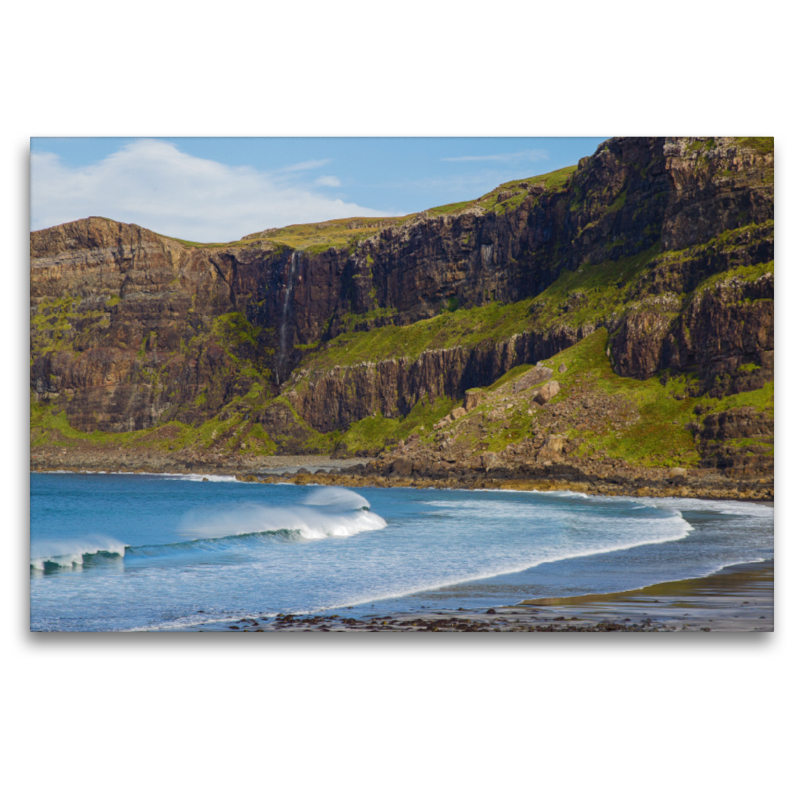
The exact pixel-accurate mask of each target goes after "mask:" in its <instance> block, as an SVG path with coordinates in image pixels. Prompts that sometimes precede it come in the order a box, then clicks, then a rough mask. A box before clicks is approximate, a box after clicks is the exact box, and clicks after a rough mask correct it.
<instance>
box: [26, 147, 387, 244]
mask: <svg viewBox="0 0 800 800" xmlns="http://www.w3.org/2000/svg"><path fill="white" fill-rule="evenodd" d="M325 163H327V161H317V162H312V161H308V162H304V163H303V164H294V165H291V166H290V167H288V168H284V169H283V170H281V171H280V172H278V173H267V172H261V171H259V170H256V169H253V168H251V167H231V166H228V165H226V164H222V163H219V162H217V161H211V160H209V159H204V158H196V157H195V156H190V155H188V154H186V153H183V152H181V151H180V150H179V149H178V148H177V147H176V146H175V145H173V144H171V143H169V142H163V141H158V140H152V139H141V140H138V141H136V142H133V143H132V144H128V145H126V146H124V147H122V148H121V149H120V150H118V151H117V152H116V153H113V154H112V155H110V156H108V157H107V158H104V159H103V160H102V161H99V162H97V163H95V164H92V165H90V166H82V167H70V166H67V165H65V164H63V163H62V162H61V160H60V159H59V157H58V156H56V155H54V154H52V153H32V154H31V229H32V230H40V229H42V228H49V227H51V226H53V225H58V224H60V223H63V222H70V221H72V220H76V219H81V218H83V217H89V216H102V217H110V218H111V219H115V220H118V221H120V222H133V223H136V224H137V225H142V226H143V227H145V228H150V229H151V230H154V231H156V232H158V233H163V234H167V235H169V236H175V237H177V238H180V239H190V240H192V241H199V242H226V241H234V240H236V239H239V238H240V237H241V236H244V235H245V234H248V233H254V232H256V231H260V230H264V229H265V228H273V227H282V226H284V225H290V224H293V223H302V222H322V221H324V220H329V219H338V218H342V217H354V216H391V214H389V213H386V212H383V211H379V210H376V209H372V208H364V207H363V206H359V205H357V204H355V203H347V202H344V201H343V200H336V199H331V198H329V197H325V196H324V195H323V194H321V193H319V192H317V191H315V190H314V189H313V188H312V187H311V186H310V185H308V181H305V182H304V179H303V178H302V177H300V176H299V175H297V173H298V172H301V171H304V170H308V169H313V168H316V167H319V166H321V165H324V164H325ZM282 173H290V174H288V175H286V174H282ZM322 185H326V186H331V185H333V184H331V183H328V184H322ZM396 213H397V212H395V214H396Z"/></svg>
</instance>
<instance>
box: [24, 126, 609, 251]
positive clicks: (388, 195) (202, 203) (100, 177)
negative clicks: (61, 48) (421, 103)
mask: <svg viewBox="0 0 800 800" xmlns="http://www.w3.org/2000/svg"><path fill="white" fill-rule="evenodd" d="M607 138H608V137H606V136H603V137H574V138H566V137H565V138H533V137H532V138H497V137H495V138H148V139H144V138H136V139H125V138H113V137H109V138H78V137H73V138H42V137H40V138H32V139H31V220H30V222H31V230H41V229H43V228H49V227H51V226H53V225H58V224H61V223H64V222H71V221H73V220H76V219H82V218H83V217H89V216H101V217H110V218H111V219H115V220H118V221H120V222H128V223H135V224H137V225H142V226H143V227H145V228H149V229H150V230H154V231H156V232H157V233H162V234H166V235H168V236H173V237H176V238H179V239H189V240H191V241H196V242H229V241H235V240H237V239H240V238H241V237H242V236H245V235H246V234H249V233H255V232H257V231H261V230H264V229H266V228H276V227H283V226H284V225H291V224H295V223H305V222H321V221H324V220H329V219H341V218H343V217H354V216H400V215H403V214H410V213H413V212H416V211H422V210H424V209H426V208H433V207H434V206H439V205H444V204H446V203H454V202H458V201H462V200H471V199H473V198H476V197H480V196H481V195H482V194H485V193H486V192H488V191H490V190H491V189H493V188H495V187H496V186H497V185H499V184H500V183H504V182H505V181H509V180H513V179H515V178H527V177H531V176H534V175H541V174H544V173H546V172H552V171H553V170H556V169H560V168H561V167H566V166H570V165H572V164H576V163H577V162H578V159H580V158H582V157H583V156H587V155H591V154H592V153H593V152H594V151H595V150H596V149H597V146H598V145H599V144H600V143H601V142H603V141H605V139H607Z"/></svg>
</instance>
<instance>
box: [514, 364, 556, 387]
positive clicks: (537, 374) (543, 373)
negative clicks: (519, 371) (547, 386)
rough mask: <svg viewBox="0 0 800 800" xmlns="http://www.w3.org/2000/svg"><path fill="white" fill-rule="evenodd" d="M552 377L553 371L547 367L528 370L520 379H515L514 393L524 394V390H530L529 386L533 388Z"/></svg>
mask: <svg viewBox="0 0 800 800" xmlns="http://www.w3.org/2000/svg"><path fill="white" fill-rule="evenodd" d="M552 377H553V370H551V369H550V368H549V367H540V366H535V367H534V368H533V369H529V370H528V371H527V372H526V373H525V374H524V375H523V376H522V377H521V378H517V380H515V381H514V392H515V393H517V392H524V391H525V390H526V389H530V388H531V386H535V385H536V384H537V383H541V382H542V381H546V380H548V379H549V378H552Z"/></svg>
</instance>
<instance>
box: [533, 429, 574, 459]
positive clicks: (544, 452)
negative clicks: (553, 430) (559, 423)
mask: <svg viewBox="0 0 800 800" xmlns="http://www.w3.org/2000/svg"><path fill="white" fill-rule="evenodd" d="M566 443H567V438H566V436H558V435H555V434H552V435H550V436H548V437H547V438H546V439H545V441H544V444H543V445H542V447H541V449H540V450H539V453H538V455H539V458H556V457H558V456H560V455H561V454H562V453H563V452H564V445H566Z"/></svg>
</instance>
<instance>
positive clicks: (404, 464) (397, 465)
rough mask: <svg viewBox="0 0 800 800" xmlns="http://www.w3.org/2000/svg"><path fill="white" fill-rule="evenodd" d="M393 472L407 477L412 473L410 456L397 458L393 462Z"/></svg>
mask: <svg viewBox="0 0 800 800" xmlns="http://www.w3.org/2000/svg"><path fill="white" fill-rule="evenodd" d="M392 474H393V475H399V476H400V477H401V478H407V477H408V476H409V475H411V460H410V459H408V458H397V459H395V460H394V461H393V462H392Z"/></svg>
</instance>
